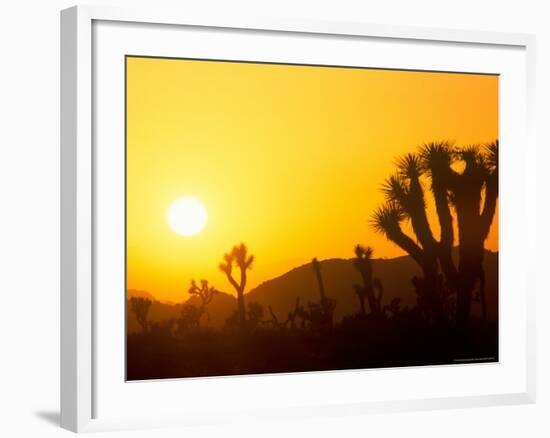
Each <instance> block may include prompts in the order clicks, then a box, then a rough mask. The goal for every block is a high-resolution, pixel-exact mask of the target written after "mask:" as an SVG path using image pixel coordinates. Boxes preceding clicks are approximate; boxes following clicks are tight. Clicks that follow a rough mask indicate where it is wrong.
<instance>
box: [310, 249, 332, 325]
mask: <svg viewBox="0 0 550 438" xmlns="http://www.w3.org/2000/svg"><path fill="white" fill-rule="evenodd" d="M311 265H312V267H313V271H314V272H315V277H316V278H317V284H318V286H319V295H320V297H321V301H320V305H321V309H320V310H321V314H322V325H323V326H325V327H326V328H331V327H332V316H333V314H334V309H335V307H336V301H335V300H333V299H330V298H328V297H327V295H326V293H325V283H324V281H323V275H322V273H321V264H320V263H319V260H317V258H314V259H313V260H312V261H311Z"/></svg>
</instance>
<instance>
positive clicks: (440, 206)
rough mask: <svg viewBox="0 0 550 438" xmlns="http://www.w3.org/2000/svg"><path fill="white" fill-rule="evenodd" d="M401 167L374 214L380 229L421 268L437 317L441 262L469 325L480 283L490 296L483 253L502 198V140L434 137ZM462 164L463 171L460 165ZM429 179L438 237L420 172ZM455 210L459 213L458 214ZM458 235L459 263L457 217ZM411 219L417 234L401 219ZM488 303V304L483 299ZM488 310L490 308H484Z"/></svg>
mask: <svg viewBox="0 0 550 438" xmlns="http://www.w3.org/2000/svg"><path fill="white" fill-rule="evenodd" d="M397 167H398V172H397V173H396V174H395V175H394V176H392V177H390V178H389V179H388V180H387V181H386V183H385V184H384V186H383V191H384V193H385V194H386V204H385V205H383V206H381V207H380V208H379V209H378V210H376V212H375V213H374V216H373V225H374V227H375V229H377V230H378V231H381V232H383V233H384V234H385V235H386V237H388V239H389V240H391V241H393V242H394V243H396V244H397V245H398V246H400V247H401V248H402V249H403V250H405V251H406V252H407V253H409V254H410V255H411V257H412V258H413V259H414V260H415V261H416V262H417V263H418V264H419V265H420V267H421V268H422V271H423V274H424V278H423V279H422V282H421V283H419V284H422V285H423V287H424V289H425V290H424V292H425V293H426V297H427V298H428V302H429V303H430V307H431V308H432V311H433V314H434V316H435V317H437V315H440V314H441V313H442V303H441V296H442V293H441V290H440V289H441V284H442V283H441V281H440V280H439V274H438V273H439V267H441V270H442V271H443V273H444V275H445V279H446V281H447V285H448V287H450V288H451V290H453V291H454V292H456V296H457V306H456V320H457V323H458V324H459V325H466V323H467V321H468V319H469V315H470V308H471V302H472V294H473V290H474V288H475V286H476V284H477V283H478V282H479V283H480V293H481V295H482V299H481V302H482V303H484V302H485V296H484V281H483V280H484V273H483V254H484V242H485V240H486V238H487V235H488V233H489V229H490V227H491V224H492V221H493V218H494V214H495V210H496V202H497V198H498V141H495V142H493V143H490V144H489V145H487V146H485V147H484V148H481V147H479V146H470V147H466V148H455V147H453V146H452V145H451V144H449V143H448V142H439V143H429V144H426V145H424V146H423V147H421V148H420V150H419V153H418V154H408V155H406V156H405V157H403V158H402V159H400V160H399V161H398V162H397ZM459 168H462V170H461V171H459V170H457V169H459ZM423 175H424V176H425V177H426V178H427V179H428V181H429V186H430V190H431V193H432V195H433V198H434V201H435V207H436V213H437V218H438V221H439V226H440V229H441V232H440V239H439V240H436V239H435V237H434V235H433V232H432V230H431V228H430V224H429V222H428V219H427V214H426V208H425V201H424V187H423V185H422V182H421V177H422V176H423ZM453 213H454V214H453ZM455 217H456V221H457V228H458V237H459V239H458V240H459V262H458V266H456V265H455V263H454V262H453V258H452V253H451V251H452V248H453V245H454V242H455V236H454V218H455ZM404 220H409V221H410V223H411V225H412V229H413V232H414V235H415V237H416V240H415V239H413V238H411V237H409V236H408V235H406V234H405V233H404V232H403V230H402V229H401V223H402V222H403V221H404ZM483 307H484V305H483ZM482 311H483V312H484V313H485V309H482Z"/></svg>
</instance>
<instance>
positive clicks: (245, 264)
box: [219, 243, 254, 331]
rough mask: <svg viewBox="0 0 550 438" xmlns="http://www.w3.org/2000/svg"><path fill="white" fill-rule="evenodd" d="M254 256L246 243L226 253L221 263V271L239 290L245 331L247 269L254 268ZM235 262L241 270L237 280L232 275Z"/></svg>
mask: <svg viewBox="0 0 550 438" xmlns="http://www.w3.org/2000/svg"><path fill="white" fill-rule="evenodd" d="M253 261H254V256H253V255H249V254H248V249H247V248H246V245H245V244H244V243H241V244H240V245H239V246H234V247H233V249H232V250H231V252H229V253H226V254H224V256H223V261H222V262H221V263H220V265H219V268H220V271H222V272H224V273H225V275H226V276H227V279H228V280H229V283H231V286H233V287H234V288H235V290H236V291H237V304H238V313H239V327H240V329H241V330H243V331H244V329H245V326H246V310H245V305H244V291H245V288H246V279H247V278H246V271H247V270H248V269H252V262H253ZM233 264H235V265H236V266H237V267H238V268H239V270H240V273H241V275H240V281H239V282H237V281H236V280H235V279H234V278H233V275H232V272H233Z"/></svg>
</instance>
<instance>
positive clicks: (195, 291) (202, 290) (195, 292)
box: [189, 280, 218, 325]
mask: <svg viewBox="0 0 550 438" xmlns="http://www.w3.org/2000/svg"><path fill="white" fill-rule="evenodd" d="M200 283H201V285H200V287H199V286H198V285H197V283H196V282H195V280H191V285H190V286H189V295H191V296H196V297H198V298H199V299H200V302H201V303H200V306H199V309H198V310H199V318H198V325H200V320H201V317H202V315H203V314H204V313H205V311H206V312H207V306H208V305H209V304H210V303H211V301H212V299H213V298H214V295H216V294H217V293H218V291H217V290H216V288H215V287H214V286H210V285H209V284H208V280H201V282H200ZM207 317H208V321H210V314H209V313H208V312H207Z"/></svg>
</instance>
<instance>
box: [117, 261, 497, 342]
mask: <svg viewBox="0 0 550 438" xmlns="http://www.w3.org/2000/svg"><path fill="white" fill-rule="evenodd" d="M353 260H354V259H351V258H350V259H327V260H321V261H320V266H321V270H322V273H323V279H324V282H325V288H326V293H327V296H328V297H330V298H333V299H335V300H336V309H335V313H334V318H335V321H340V320H341V319H342V317H344V316H346V315H351V314H354V313H356V312H357V311H358V310H359V307H358V306H359V305H358V300H357V295H356V294H355V292H354V289H353V284H354V283H360V277H359V273H358V272H357V270H356V269H355V268H354V267H353ZM484 268H485V272H486V282H487V284H486V295H487V310H488V314H487V317H488V319H489V320H491V321H496V320H497V317H498V253H494V252H491V251H486V254H485V261H484ZM373 269H374V273H375V276H376V277H378V278H380V280H381V281H382V284H383V286H384V296H383V298H382V303H383V304H388V303H390V301H391V300H392V299H394V298H399V299H400V300H401V306H402V307H406V306H408V307H410V308H412V307H414V306H415V303H416V294H415V292H414V287H413V285H412V283H411V278H412V277H413V276H415V275H417V276H420V275H422V273H421V272H420V270H419V268H418V265H417V264H416V263H415V262H414V261H413V260H412V258H411V257H410V256H402V257H397V258H393V259H374V260H373ZM132 296H141V297H145V298H149V299H151V301H153V303H152V305H151V309H150V311H149V315H148V318H149V321H161V320H166V319H172V318H178V317H179V316H180V313H181V309H182V307H183V306H184V305H188V304H192V305H196V306H199V304H200V302H199V299H198V298H197V297H191V298H189V299H188V300H186V301H185V302H184V303H179V304H170V303H164V302H160V301H158V300H156V299H155V298H154V296H153V294H152V293H150V292H146V291H136V290H128V295H127V298H128V299H129V298H130V297H132ZM298 296H299V297H300V300H301V303H302V304H307V302H308V301H311V302H318V301H319V290H318V286H317V282H316V279H315V275H314V271H313V268H312V265H311V263H307V264H304V265H302V266H299V267H297V268H294V269H291V270H290V271H288V272H286V273H285V274H283V275H281V276H279V277H276V278H273V279H271V280H267V281H265V282H263V283H262V284H260V285H259V286H257V287H255V288H254V289H252V290H250V291H249V292H248V293H246V294H245V301H246V303H247V304H248V303H250V302H257V303H259V304H262V305H263V306H264V308H265V310H266V314H267V306H269V305H270V306H271V307H272V309H273V312H274V313H275V314H276V315H277V316H278V318H279V319H281V320H285V319H286V315H287V313H288V312H289V311H292V310H293V309H294V306H295V303H296V297H298ZM236 308H237V300H236V297H235V296H233V295H231V294H228V293H225V292H220V293H218V294H217V295H215V296H214V298H213V300H212V302H211V303H210V304H209V305H208V314H209V317H210V319H209V320H208V315H205V316H203V319H202V320H201V324H202V325H205V326H210V327H215V328H221V327H223V325H224V323H225V320H226V319H227V318H229V317H230V316H231V315H232V314H233V312H235V310H236ZM472 314H473V316H479V314H480V309H479V306H475V305H474V307H473V309H472ZM140 330H141V328H140V327H139V325H138V323H137V321H136V319H135V315H134V314H133V312H131V311H128V333H134V332H137V331H140Z"/></svg>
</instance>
